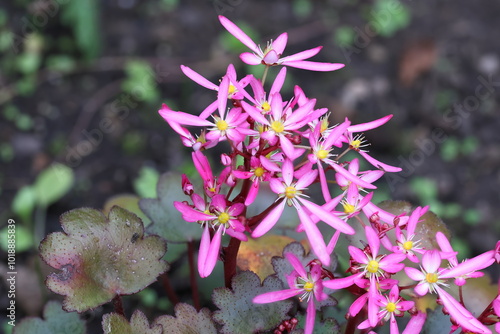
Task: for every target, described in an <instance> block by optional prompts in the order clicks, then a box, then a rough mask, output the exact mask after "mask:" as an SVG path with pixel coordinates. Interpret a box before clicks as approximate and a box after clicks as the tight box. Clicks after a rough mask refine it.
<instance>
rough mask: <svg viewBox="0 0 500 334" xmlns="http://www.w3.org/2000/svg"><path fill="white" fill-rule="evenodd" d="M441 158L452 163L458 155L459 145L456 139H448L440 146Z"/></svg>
mask: <svg viewBox="0 0 500 334" xmlns="http://www.w3.org/2000/svg"><path fill="white" fill-rule="evenodd" d="M440 149H441V158H442V159H443V160H445V161H453V160H455V159H456V158H457V156H458V154H459V153H460V143H459V142H458V140H457V138H455V137H449V138H448V139H447V140H446V141H445V142H444V143H443V144H441V147H440Z"/></svg>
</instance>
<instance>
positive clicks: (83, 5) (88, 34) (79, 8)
mask: <svg viewBox="0 0 500 334" xmlns="http://www.w3.org/2000/svg"><path fill="white" fill-rule="evenodd" d="M61 8H62V18H61V20H62V22H63V23H65V24H66V25H68V26H69V27H70V28H71V29H72V30H73V34H74V36H75V38H76V43H77V45H78V48H79V49H80V51H81V52H82V53H83V55H84V58H85V59H86V60H91V59H94V58H96V57H97V56H98V55H99V52H100V50H101V41H100V30H101V28H100V25H99V1H98V0H86V1H69V2H68V3H67V4H65V5H64V6H62V7H61Z"/></svg>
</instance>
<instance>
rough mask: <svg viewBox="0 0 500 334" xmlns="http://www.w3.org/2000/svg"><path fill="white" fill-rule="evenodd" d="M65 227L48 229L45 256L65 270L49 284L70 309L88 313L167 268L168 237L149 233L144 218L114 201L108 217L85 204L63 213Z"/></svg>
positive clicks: (135, 289)
mask: <svg viewBox="0 0 500 334" xmlns="http://www.w3.org/2000/svg"><path fill="white" fill-rule="evenodd" d="M61 225H62V228H63V230H64V232H55V233H51V234H49V235H48V236H47V237H46V238H45V239H44V240H43V241H42V242H41V243H40V255H41V257H42V259H43V260H44V261H45V262H46V263H47V264H48V265H49V266H51V267H53V268H55V269H59V270H60V272H58V273H52V274H50V275H49V276H48V277H47V280H46V282H45V283H46V285H47V287H48V288H49V289H50V290H51V291H53V292H55V293H57V294H60V295H63V296H66V298H65V299H64V302H63V308H64V309H65V310H66V311H78V312H83V311H86V310H88V309H91V308H95V307H97V306H99V305H102V304H104V303H107V302H109V301H111V300H112V299H113V298H114V297H115V296H116V295H129V294H133V293H136V292H138V291H140V290H142V289H144V288H145V287H147V286H148V285H150V284H151V283H153V282H154V281H155V280H156V278H157V277H158V275H159V274H161V273H163V272H165V271H166V270H167V269H168V264H167V263H166V262H165V261H163V260H161V258H162V257H163V255H164V254H165V251H166V244H165V242H164V241H163V240H162V239H161V238H159V237H158V236H147V237H145V236H144V226H143V224H142V221H141V220H140V219H139V218H138V217H137V216H136V215H135V214H133V213H131V212H129V211H127V210H125V209H123V208H120V207H118V206H115V207H113V208H111V211H110V212H109V218H106V217H105V216H104V214H103V213H102V212H100V211H98V210H94V209H89V208H82V209H76V210H72V211H69V212H66V213H65V214H63V215H62V216H61Z"/></svg>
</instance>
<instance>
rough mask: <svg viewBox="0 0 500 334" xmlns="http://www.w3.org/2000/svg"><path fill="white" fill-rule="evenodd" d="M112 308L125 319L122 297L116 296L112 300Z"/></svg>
mask: <svg viewBox="0 0 500 334" xmlns="http://www.w3.org/2000/svg"><path fill="white" fill-rule="evenodd" d="M113 307H114V308H115V312H116V313H118V314H119V315H121V316H123V317H125V311H124V309H123V302H122V297H121V296H120V295H116V296H115V298H113Z"/></svg>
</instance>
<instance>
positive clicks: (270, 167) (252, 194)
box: [233, 155, 281, 206]
mask: <svg viewBox="0 0 500 334" xmlns="http://www.w3.org/2000/svg"><path fill="white" fill-rule="evenodd" d="M280 171H281V168H280V167H279V166H278V165H276V164H275V163H273V162H272V161H270V160H269V159H267V158H266V157H264V156H262V155H261V156H260V157H259V158H257V157H251V159H250V171H239V170H234V171H233V175H234V176H235V177H237V178H240V179H250V180H252V186H251V187H250V190H249V191H248V195H247V197H246V198H245V205H246V206H249V205H250V204H252V203H253V201H254V200H255V198H256V197H257V194H258V192H259V188H260V183H261V182H263V181H269V179H270V177H271V174H272V173H277V172H280Z"/></svg>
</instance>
